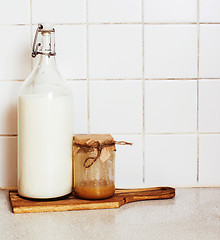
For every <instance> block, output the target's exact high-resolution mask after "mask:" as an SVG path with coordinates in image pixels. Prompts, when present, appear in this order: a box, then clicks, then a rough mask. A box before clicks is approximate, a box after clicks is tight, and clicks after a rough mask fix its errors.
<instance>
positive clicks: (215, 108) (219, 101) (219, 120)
mask: <svg viewBox="0 0 220 240" xmlns="http://www.w3.org/2000/svg"><path fill="white" fill-rule="evenodd" d="M199 131H200V132H220V81H219V80H200V81H199Z"/></svg>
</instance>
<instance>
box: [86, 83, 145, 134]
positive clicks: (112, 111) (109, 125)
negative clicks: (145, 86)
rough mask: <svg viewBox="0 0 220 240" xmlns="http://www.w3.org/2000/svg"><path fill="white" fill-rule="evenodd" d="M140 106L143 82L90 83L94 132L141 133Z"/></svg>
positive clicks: (92, 127)
mask: <svg viewBox="0 0 220 240" xmlns="http://www.w3.org/2000/svg"><path fill="white" fill-rule="evenodd" d="M141 103H142V82H141V81H138V80H137V81H132V80H130V81H117V80H112V81H91V83H90V128H91V132H92V133H106V132H108V133H130V134H131V133H141V132H142V106H141Z"/></svg>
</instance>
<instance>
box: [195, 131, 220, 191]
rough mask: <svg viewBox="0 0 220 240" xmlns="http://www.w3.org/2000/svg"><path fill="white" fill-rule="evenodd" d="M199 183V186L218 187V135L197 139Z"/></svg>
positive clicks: (219, 180)
mask: <svg viewBox="0 0 220 240" xmlns="http://www.w3.org/2000/svg"><path fill="white" fill-rule="evenodd" d="M199 159H200V161H199V182H200V183H201V185H209V186H213V185H219V182H220V174H219V169H220V161H219V159H220V135H219V134H218V135H210V134H207V135H202V136H200V139H199Z"/></svg>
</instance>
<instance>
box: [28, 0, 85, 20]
mask: <svg viewBox="0 0 220 240" xmlns="http://www.w3.org/2000/svg"><path fill="white" fill-rule="evenodd" d="M31 2H32V22H33V23H35V24H37V23H39V22H51V23H82V22H85V21H86V0H80V1H79V0H62V1H59V0H56V1H54V0H47V1H44V0H31Z"/></svg>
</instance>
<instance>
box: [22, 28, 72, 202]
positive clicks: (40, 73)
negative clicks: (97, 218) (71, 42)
mask: <svg viewBox="0 0 220 240" xmlns="http://www.w3.org/2000/svg"><path fill="white" fill-rule="evenodd" d="M54 34H55V30H54V28H53V27H52V26H51V25H49V24H39V25H38V28H37V31H36V35H35V39H34V44H33V53H32V57H36V56H37V60H38V62H37V64H36V67H35V69H34V70H33V71H32V73H31V75H30V76H29V77H28V78H27V79H26V80H25V82H24V83H23V85H22V87H21V89H20V91H19V94H18V193H19V195H20V196H23V197H28V198H35V199H49V198H57V197H61V196H65V195H67V194H69V193H71V191H72V136H73V135H72V134H73V126H72V123H73V97H72V91H71V89H70V88H69V87H68V86H67V84H66V82H65V81H64V80H63V79H62V77H61V76H60V74H59V71H58V69H57V65H56V61H55V55H56V52H55V39H54Z"/></svg>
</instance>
